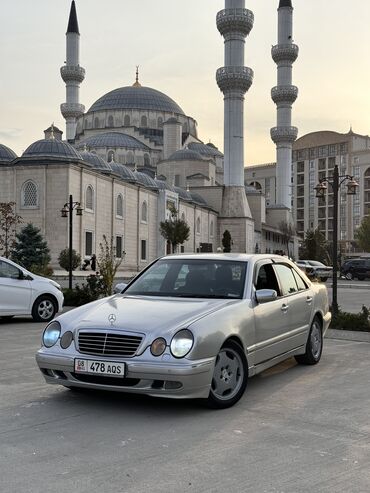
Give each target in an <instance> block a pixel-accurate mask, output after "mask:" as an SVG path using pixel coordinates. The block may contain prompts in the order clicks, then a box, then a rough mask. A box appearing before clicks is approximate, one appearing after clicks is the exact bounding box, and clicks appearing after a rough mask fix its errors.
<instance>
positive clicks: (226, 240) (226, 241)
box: [222, 229, 233, 253]
mask: <svg viewBox="0 0 370 493" xmlns="http://www.w3.org/2000/svg"><path fill="white" fill-rule="evenodd" d="M232 244H233V240H232V238H231V234H230V231H229V230H228V229H226V230H225V231H224V234H223V235H222V246H223V247H224V253H229V252H231V245H232Z"/></svg>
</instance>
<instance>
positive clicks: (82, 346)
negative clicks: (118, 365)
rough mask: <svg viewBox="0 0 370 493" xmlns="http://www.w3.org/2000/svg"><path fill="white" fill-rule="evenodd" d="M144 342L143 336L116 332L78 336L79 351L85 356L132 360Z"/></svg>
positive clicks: (83, 333)
mask: <svg viewBox="0 0 370 493" xmlns="http://www.w3.org/2000/svg"><path fill="white" fill-rule="evenodd" d="M142 340H143V337H142V336H133V335H126V334H119V333H116V332H85V331H81V332H79V334H78V349H79V352H80V353H83V354H91V355H104V356H123V357H125V358H130V357H132V356H134V355H135V353H136V351H137V350H138V348H139V346H140V344H141V341H142Z"/></svg>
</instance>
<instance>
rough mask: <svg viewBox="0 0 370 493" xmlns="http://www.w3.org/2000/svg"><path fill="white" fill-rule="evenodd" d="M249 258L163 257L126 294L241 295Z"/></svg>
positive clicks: (179, 295)
mask: <svg viewBox="0 0 370 493" xmlns="http://www.w3.org/2000/svg"><path fill="white" fill-rule="evenodd" d="M246 269H247V262H234V261H229V260H203V259H161V260H158V261H157V262H156V263H155V264H153V265H152V266H151V267H149V269H148V270H146V271H145V272H144V273H143V274H142V275H141V276H140V277H138V279H137V280H135V281H133V283H132V284H131V285H130V286H129V287H128V288H127V289H126V290H125V292H124V294H125V295H126V294H128V295H144V296H169V297H177V298H221V299H222V298H224V299H229V298H230V299H241V298H242V297H243V292H244V282H245V275H246Z"/></svg>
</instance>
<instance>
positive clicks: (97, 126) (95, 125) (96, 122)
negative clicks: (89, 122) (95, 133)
mask: <svg viewBox="0 0 370 493" xmlns="http://www.w3.org/2000/svg"><path fill="white" fill-rule="evenodd" d="M94 128H99V118H98V117H96V118H95V120H94Z"/></svg>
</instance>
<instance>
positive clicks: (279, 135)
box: [270, 127, 298, 144]
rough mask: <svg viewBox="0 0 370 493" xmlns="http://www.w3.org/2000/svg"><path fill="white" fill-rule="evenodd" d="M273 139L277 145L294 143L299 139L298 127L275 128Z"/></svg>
mask: <svg viewBox="0 0 370 493" xmlns="http://www.w3.org/2000/svg"><path fill="white" fill-rule="evenodd" d="M270 133H271V139H272V140H273V141H274V142H275V144H281V143H284V144H285V143H293V142H295V141H296V140H297V137H298V128H297V127H273V128H272V129H271V132H270Z"/></svg>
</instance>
